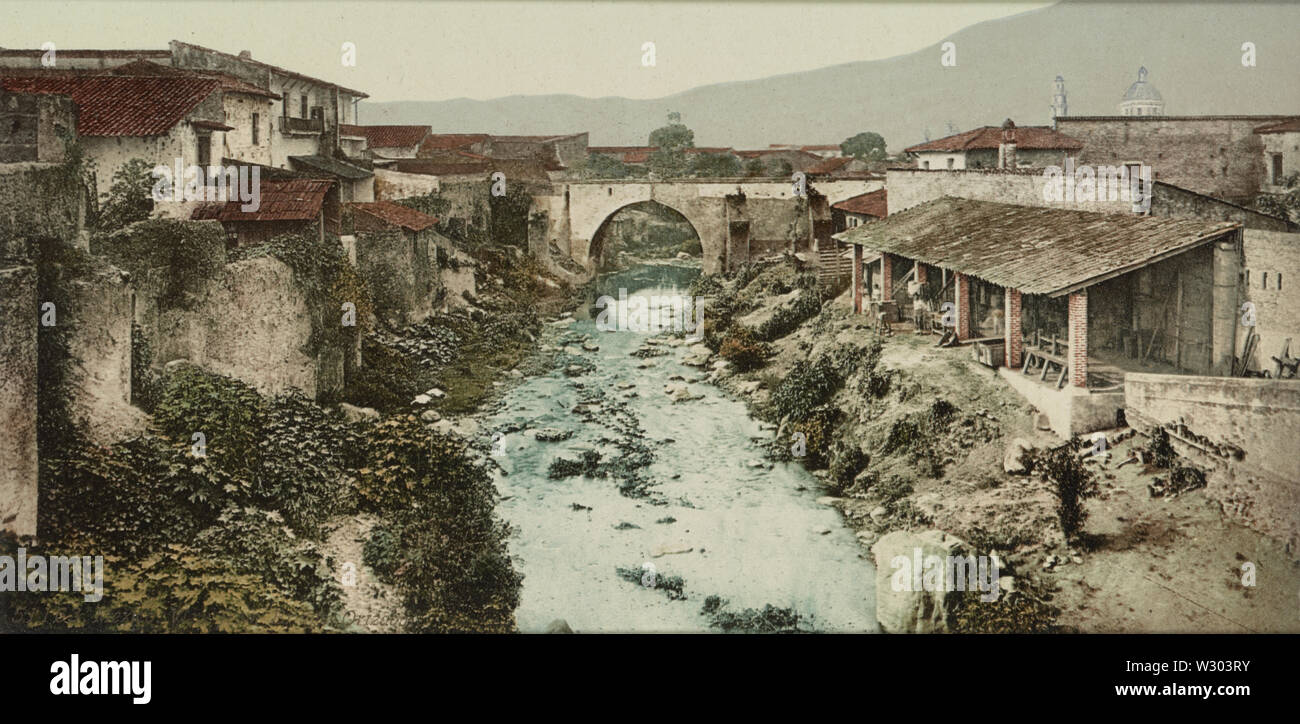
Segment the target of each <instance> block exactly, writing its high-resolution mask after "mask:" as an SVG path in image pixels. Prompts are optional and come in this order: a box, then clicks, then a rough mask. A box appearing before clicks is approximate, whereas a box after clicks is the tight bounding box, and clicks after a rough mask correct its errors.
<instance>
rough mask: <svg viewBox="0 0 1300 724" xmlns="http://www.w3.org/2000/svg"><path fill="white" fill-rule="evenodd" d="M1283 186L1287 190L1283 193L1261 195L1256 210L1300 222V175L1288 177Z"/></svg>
mask: <svg viewBox="0 0 1300 724" xmlns="http://www.w3.org/2000/svg"><path fill="white" fill-rule="evenodd" d="M1282 186H1283V187H1284V188H1285V189H1286V191H1285V192H1283V193H1280V194H1260V196H1259V198H1256V199H1255V208H1257V209H1259V210H1260V211H1262V212H1264V213H1266V214H1269V215H1271V216H1277V217H1280V218H1283V219H1290V220H1291V221H1300V173H1293V174H1291V175H1290V176H1287V177H1286V179H1285V183H1283V184H1282Z"/></svg>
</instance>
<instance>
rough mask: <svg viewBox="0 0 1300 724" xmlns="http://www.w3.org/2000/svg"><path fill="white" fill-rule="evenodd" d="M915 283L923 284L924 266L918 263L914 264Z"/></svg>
mask: <svg viewBox="0 0 1300 724" xmlns="http://www.w3.org/2000/svg"><path fill="white" fill-rule="evenodd" d="M916 283H917V284H925V265H924V264H922V263H921V262H919V261H918V262H917V263H916Z"/></svg>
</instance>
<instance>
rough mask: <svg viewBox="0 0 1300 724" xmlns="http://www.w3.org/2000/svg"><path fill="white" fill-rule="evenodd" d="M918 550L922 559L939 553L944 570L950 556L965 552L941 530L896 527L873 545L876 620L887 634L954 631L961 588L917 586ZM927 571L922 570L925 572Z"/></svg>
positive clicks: (958, 542)
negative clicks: (927, 588) (934, 588)
mask: <svg viewBox="0 0 1300 724" xmlns="http://www.w3.org/2000/svg"><path fill="white" fill-rule="evenodd" d="M918 549H919V551H920V558H921V561H922V562H923V565H924V561H925V559H926V557H928V556H938V557H939V558H940V559H941V560H942V561H943V562H944V567H945V571H946V568H947V561H948V556H960V555H963V553H964V549H965V544H963V543H962V542H961V541H960V540H959V539H957V538H955V537H953V536H950V535H948V534H947V533H944V532H943V531H941V530H926V531H921V532H911V531H902V530H896V531H893V532H892V533H888V534H886V535H884V536H882V537H881V538H880V540H878V541H876V542H875V544H874V545H872V546H871V554H872V556H873V557H874V558H875V563H876V620H877V621H878V622H879V623H880V628H881V629H883V630H884V631H885V632H886V633H948V632H950V631H951V630H952V626H953V623H954V618H955V615H956V606H957V602H958V600H959V599H960V597H961V596H962V595H964V594H963V593H962V592H960V591H952V592H950V591H948V590H947V589H946V586H938V587H936V588H937V589H938V590H933V591H927V590H924V589H925V584H924V579H922V585H921V586H920V587H919V588H920V590H917V589H918V587H917V586H916V585H915V582H916V580H917V578H918V577H919V576H918V574H917V573H915V572H914V571H913V568H914V567H915V561H916V552H917V550H918ZM923 572H924V571H922V573H923Z"/></svg>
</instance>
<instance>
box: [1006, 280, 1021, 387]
mask: <svg viewBox="0 0 1300 724" xmlns="http://www.w3.org/2000/svg"><path fill="white" fill-rule="evenodd" d="M1005 304H1006V315H1005V317H1004V318H1005V319H1006V330H1005V331H1004V332H1003V334H1004V337H1003V339H1004V341H1005V345H1004V347H1005V349H1006V359H1005V360H1003V362H1004V363H1005V364H1006V366H1007V367H1010V368H1012V369H1015V368H1017V367H1019V366H1020V354H1021V352H1022V351H1023V350H1024V343H1025V341H1024V333H1023V331H1022V330H1021V328H1020V290H1019V289H1012V288H1011V287H1007V290H1006V302H1005Z"/></svg>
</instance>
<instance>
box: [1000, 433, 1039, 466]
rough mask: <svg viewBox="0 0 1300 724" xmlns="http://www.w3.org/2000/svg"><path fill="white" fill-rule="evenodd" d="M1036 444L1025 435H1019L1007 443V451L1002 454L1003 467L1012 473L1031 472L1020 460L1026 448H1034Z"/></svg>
mask: <svg viewBox="0 0 1300 724" xmlns="http://www.w3.org/2000/svg"><path fill="white" fill-rule="evenodd" d="M1033 447H1034V444H1033V443H1031V442H1029V441H1028V440H1026V439H1025V438H1023V437H1018V438H1016V439H1014V440H1012V441H1011V442H1009V443H1007V449H1006V452H1005V453H1003V455H1002V469H1003V470H1004V471H1006V472H1007V473H1009V474H1011V475H1025V474H1028V473H1029V468H1026V467H1025V464H1024V463H1022V462H1020V457H1021V456H1022V455H1024V454H1025V451H1026V450H1032V449H1033Z"/></svg>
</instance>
